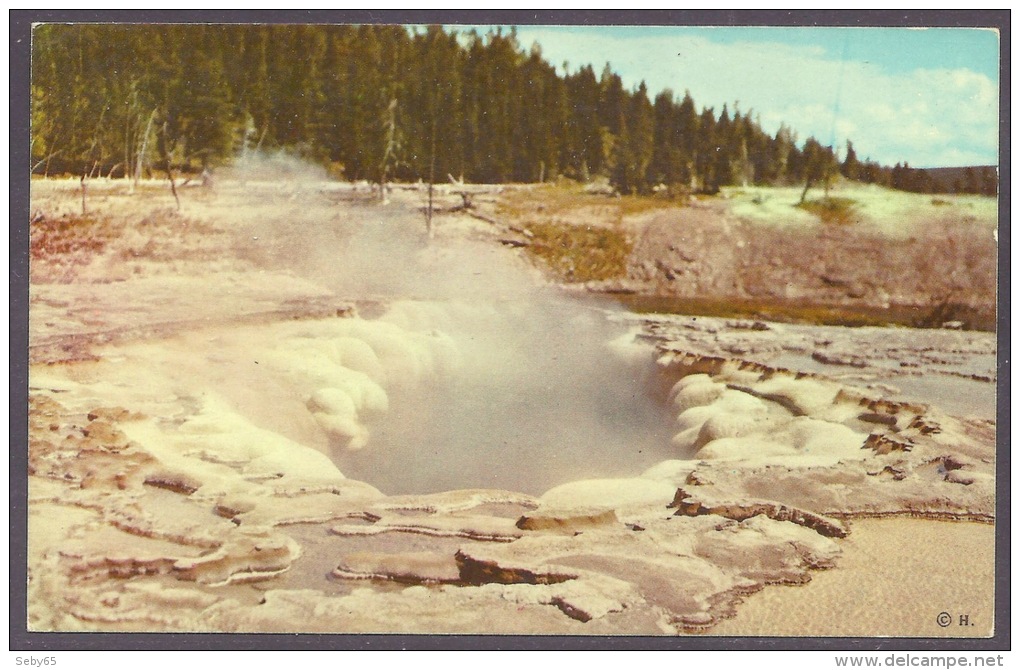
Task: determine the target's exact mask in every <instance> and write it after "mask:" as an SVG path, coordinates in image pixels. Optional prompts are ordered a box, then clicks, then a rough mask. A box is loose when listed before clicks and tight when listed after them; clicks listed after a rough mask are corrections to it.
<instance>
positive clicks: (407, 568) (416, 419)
mask: <svg viewBox="0 0 1020 670" xmlns="http://www.w3.org/2000/svg"><path fill="white" fill-rule="evenodd" d="M75 186H76V185H75V184H73V183H70V182H64V183H53V182H37V183H35V184H34V188H35V190H34V193H33V212H34V221H33V223H32V258H33V264H32V285H31V295H30V299H31V317H30V318H31V324H30V326H31V347H30V356H31V370H30V389H29V406H30V434H29V617H30V620H29V626H30V629H32V630H71V631H73V630H126V631H139V630H155V631H224V632H242V631H323V632H432V633H441V632H451V633H534V634H550V633H552V634H556V633H569V634H682V633H693V632H702V631H711V630H713V627H714V626H715V625H716V624H718V622H720V621H721V620H723V619H725V618H727V617H729V616H731V615H732V614H733V613H734V612H735V611H737V609H738V606H739V603H740V602H741V600H742V599H743V598H744V597H746V596H747V595H748V594H750V593H753V592H755V591H758V590H760V589H762V588H774V587H769V586H767V585H772V584H801V583H804V582H807V581H809V580H810V578H811V575H812V574H813V573H814V572H815V571H817V570H820V569H828V568H833V567H835V570H837V571H838V570H839V566H840V564H841V560H842V558H841V554H842V553H843V551H844V548H848V549H847V550H848V551H849V550H853V545H851V544H849V543H851V542H853V538H854V528H855V523H856V520H857V519H862V518H872V517H883V518H884V517H910V518H912V519H937V520H940V521H939V523H944V522H945V521H949V520H955V521H968V522H971V523H981V524H987V523H991V522H992V521H994V517H993V514H994V496H995V486H994V463H995V436H994V432H995V431H994V428H995V427H994V423H992V422H991V420H990V419H991V417H992V414H991V412H990V411H989V407H988V396H987V390H988V389H990V388H992V386H993V383H994V353H995V350H994V336H993V335H991V334H985V333H975V332H969V331H908V330H902V329H901V330H888V329H874V330H873V331H863V330H862V331H846V330H845V329H841V328H835V327H831V328H811V327H807V326H791V325H779V324H773V323H766V322H756V321H734V320H725V319H711V318H691V317H679V316H650V315H644V316H639V315H633V314H628V313H624V312H619V311H616V310H613V309H611V308H608V307H607V306H606V305H604V304H600V303H585V302H581V303H579V302H578V301H577V300H576V299H575V298H571V297H569V296H567V297H564V296H563V295H561V294H560V293H559V292H558V291H556V290H555V288H554V287H550V286H548V285H547V284H546V283H545V281H544V280H543V279H542V277H541V276H540V274H539V273H537V272H536V271H535V270H533V269H532V267H531V266H530V265H529V264H528V262H527V261H526V259H525V258H524V256H523V255H521V252H520V251H519V250H515V249H514V248H513V247H512V245H506V244H502V245H501V244H499V243H498V242H499V239H500V238H501V237H504V238H505V231H504V230H502V229H499V228H498V227H496V226H493V225H492V224H489V223H487V222H485V221H481V220H478V219H476V218H472V217H468V216H463V215H444V216H442V217H440V218H439V219H437V222H436V235H435V238H434V239H433V240H431V242H429V243H428V244H425V243H424V240H423V239H422V236H423V231H424V224H423V221H422V219H421V216H420V214H419V213H418V212H417V211H416V208H417V207H419V206H420V205H421V204H422V202H421V196H420V194H418V193H417V192H414V191H404V192H400V191H398V192H396V193H394V194H393V202H391V203H390V204H389V205H387V206H385V207H383V206H379V205H377V204H371V203H365V202H363V201H362V199H363V197H364V195H365V194H364V193H362V192H358V191H353V190H352V189H351V188H350V187H348V186H346V185H344V186H341V185H334V184H324V183H321V184H313V185H309V184H308V183H298V182H283V183H267V184H258V183H246V184H242V183H229V182H225V183H221V184H217V186H216V188H215V189H214V190H212V191H204V190H200V189H194V190H185V192H184V193H183V194H182V203H183V207H182V210H181V211H180V212H178V211H177V210H176V209H175V208H174V204H173V200H172V198H171V197H170V196H169V194H168V193H166V192H165V191H164V190H163V187H161V186H159V185H150V186H146V187H145V188H146V189H147V190H146V191H145V192H144V193H141V192H137V193H134V194H131V193H128V192H127V189H126V187H125V186H121V185H118V184H113V185H110V186H109V187H107V188H106V189H103V188H100V187H99V186H98V185H97V186H96V187H94V188H93V189H92V191H91V192H90V197H91V200H90V201H89V203H88V206H89V211H88V213H87V215H86V216H85V217H82V216H81V210H80V206H81V203H80V199H79V197H80V193H77V192H76V191H75ZM869 338H870V339H869ZM910 380H914V381H917V380H922V381H925V382H926V383H917V384H914V385H913V386H911V383H910ZM953 380H956V381H957V382H959V383H965V384H973V385H975V387H976V388H980V389H982V392H983V393H985V396H983V398H984V399H982V400H978V401H976V402H975V404H974V406H973V407H968V406H964V405H961V404H952V403H941V402H936V401H938V400H939V397H938V395H937V394H934V393H933V389H934V390H938V389H941V388H944V387H943V382H945V383H951V382H952V381H953ZM457 387H463V388H462V389H461V390H462V391H463V393H460V394H458V393H454V392H453V391H452V390H451V389H453V388H457ZM602 387H607V388H602ZM550 389H552V391H550ZM464 398H468V399H473V400H474V402H475V405H473V406H472V405H470V404H469V405H468V406H467V408H466V409H465V408H464V407H463V406H460V405H459V403H461V401H462V400H463V399H464ZM426 399H428V401H426ZM454 403H458V406H457V407H453V406H452V405H453V404H454ZM497 403H499V405H500V406H499V407H498V408H497V407H495V405H496V404H497ZM628 403H630V404H628ZM993 405H994V401H993ZM621 407H623V408H626V409H625V410H621V409H620V408H621ZM497 410H498V411H497ZM447 415H458V416H455V417H454V419H455V420H453V419H451V418H450V416H447ZM493 416H502V417H503V418H502V419H501V420H500V421H499V422H489V418H490V417H493ZM444 422H445V423H444ZM628 424H633V425H628ZM437 425H444V426H447V428H446V429H444V430H445V432H444V431H439V430H436V429H435V428H434V426H437ZM395 426H399V429H398V428H395ZM416 426H420V427H421V429H420V430H415V427H416ZM417 433H425V434H426V439H425V440H424V442H422V443H420V444H421V445H423V446H417V447H416V448H415V450H414V452H413V453H412V452H410V451H407V450H406V448H405V450H404V451H401V447H402V445H403V446H406V444H408V441H409V440H410V439H411V437H410V436H411V435H413V434H417ZM543 438H544V439H543ZM642 440H644V442H642ZM445 445H455V447H451V448H449V449H444V446H445ZM579 453H580V457H579V456H578V454H579ZM458 455H459V456H458ZM451 456H452V457H451ZM356 459H361V460H360V461H357V460H356ZM373 459H377V460H375V461H373ZM345 462H346V463H348V464H350V465H351V467H352V468H353V469H355V470H357V469H358V468H361V469H360V470H359V474H358V476H357V477H353V476H352V473H351V471H350V468H348V469H345V466H344V463H345ZM373 463H374V465H373ZM382 463H385V464H386V466H385V468H384V467H383V465H382ZM401 469H404V470H406V471H408V477H407V479H411V480H415V479H417V480H418V481H422V482H427V481H430V480H431V481H438V482H441V485H439V486H437V487H435V488H431V489H429V488H419V489H418V490H417V491H415V490H413V489H412V490H411V492H406V493H403V494H402V495H393V494H392V492H391V491H387V490H386V489H387V488H389V487H388V486H384V485H383V483H381V480H380V481H373V472H376V473H382V472H383V471H384V470H385V471H387V472H389V473H390V474H389V475H387V476H388V477H391V478H395V479H398V478H399V475H400V472H401ZM468 472H470V473H471V475H472V476H481V477H482V479H480V480H473V481H479V482H481V484H472V485H470V488H468V487H467V486H463V485H460V486H458V485H454V484H456V482H458V481H472V480H470V479H458V477H459V476H460V475H461V474H466V473H468ZM514 472H531V473H535V474H534V475H533V477H532V478H525V479H515V478H514V477H511V476H506V473H514ZM486 473H491V474H492V476H491V477H490V478H489V479H486V478H485V475H486ZM540 475H541V476H548V477H550V479H548V480H543V479H540V478H538V477H539V476H540ZM380 476H381V475H380ZM536 478H538V479H536ZM489 481H491V482H492V484H489V483H488V482H489ZM482 484H484V485H482ZM529 486H530V487H531V488H530V489H529ZM917 523H935V522H934V521H917ZM948 536H949V535H948V534H947V537H948ZM982 537H983V538H984V539H982V540H981V541H982V542H989V541H990V540H989V537H988V534H985V535H982ZM865 539H867V538H865ZM872 539H873V538H872ZM869 546H872V547H874V542H872V544H871V545H869ZM920 549H921V548H920V547H919V548H918V550H920ZM875 550H876V551H878V552H879V555H882V554H881V551H882V547H881V546H878V547H875ZM901 553H902V552H901ZM895 560H897V561H899V563H897V565H898V566H899V565H901V564H902V561H903V560H905V559H904V558H903V557H902V556H900V558H896V559H895ZM879 563H881V561H879ZM855 564H856V563H855ZM897 569H899V568H897ZM876 570H879V571H881V570H883V568H882V566H881V565H880V564H879V565H878V566H877V567H876ZM953 570H959V566H955V567H954V568H953ZM982 574H983V573H982ZM982 579H983V578H982ZM727 630H731V631H732V630H733V629H732V628H730V629H727ZM910 631H911V632H908V633H905V634H920V635H925V636H929V635H940V634H946V633H943V632H941V631H940V630H939V629H937V627H936V626H935V625H934V624H933V622H932V621H931V620H930V617H927V616H921V615H918V617H917V621H916V625H915V627H914V628H911V629H910ZM738 632H739V633H742V634H753V633H754V631H751V630H746V631H738ZM876 632H879V633H883V632H884V631H876ZM891 632H897V633H898V632H899V631H891ZM988 632H989V631H988V630H986V629H984V628H982V629H981V630H980V631H976V632H975V633H974V634H979V635H980V634H987V633H988Z"/></svg>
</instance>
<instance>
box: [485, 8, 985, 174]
mask: <svg viewBox="0 0 1020 670" xmlns="http://www.w3.org/2000/svg"><path fill="white" fill-rule="evenodd" d="M477 28H478V29H479V32H482V33H484V32H486V31H487V29H485V28H482V27H477ZM517 35H518V39H519V41H520V43H521V45H522V46H523V47H524V48H525V49H527V48H530V46H531V45H532V43H533V42H538V43H539V44H540V46H541V48H542V53H543V55H544V56H545V58H546V60H548V61H549V62H551V63H553V64H555V65H557V66H561V65H562V64H563V63H564V62H565V61H566V62H568V63H569V66H568V67H569V69H570V70H571V71H574V70H576V69H577V68H578V67H580V66H581V65H584V64H588V63H591V64H592V65H593V66H594V67H595V72H596V74H599V73H601V71H602V68H603V66H604V65H605V64H606V62H609V63H610V64H611V65H612V67H613V69H614V70H615V71H616V72H618V73H619V74H620V75H621V76H622V77H623V80H624V83H625V85H627V86H628V87H631V88H633V87H636V86H637V85H638V83H639V82H640V81H642V80H644V81H645V82H646V83H647V85H648V88H649V91H650V94H652V95H654V94H655V93H657V92H659V91H661V90H663V89H665V88H670V89H672V90H673V91H674V92H675V93H676V94H677V96H682V95H683V93H684V91H685V90H690V92H691V95H692V96H693V97H694V100H695V102H696V103H697V104H698V106H699V107H714V108H715V110H716V112H717V113H718V111H719V110H721V109H722V106H723V104H727V105H728V106H729V108H730V110H731V111H732V110H733V108H734V107H735V106H738V107H739V109H740V110H741V111H742V112H747V111H748V110H752V111H753V113H754V114H755V115H757V116H758V117H759V120H760V122H761V124H762V126H763V127H764V128H765V129H766V130H768V131H769V132H774V131H775V130H776V129H778V127H779V124H780V123H781V122H785V123H786V124H787V125H789V126H791V127H792V128H793V129H794V130H795V131H796V132H797V133H798V136H799V139H800V140H801V141H803V140H804V139H806V138H807V137H808V136H811V135H813V136H815V137H816V138H818V139H819V140H820V141H822V142H823V143H824V144H829V143H835V145H836V146H837V148H838V149H839V150H840V152H842V150H843V146H844V144H845V140H846V139H847V138H849V139H851V140H853V142H854V147H855V149H856V151H857V153H858V155H859V156H860V157H861V158H865V157H871V158H872V159H875V160H878V161H880V162H882V163H883V164H887V165H892V164H895V163H897V162H908V163H910V165H912V166H915V167H936V166H956V165H990V164H996V163H998V85H999V78H998V65H999V64H998V55H999V54H998V34H997V33H996V32H994V31H990V30H983V29H972V28H931V29H920V30H918V29H906V28H753V27H741V28H710V27H658V26H657V27H640V26H616V27H614V26H594V27H593V26H518V28H517Z"/></svg>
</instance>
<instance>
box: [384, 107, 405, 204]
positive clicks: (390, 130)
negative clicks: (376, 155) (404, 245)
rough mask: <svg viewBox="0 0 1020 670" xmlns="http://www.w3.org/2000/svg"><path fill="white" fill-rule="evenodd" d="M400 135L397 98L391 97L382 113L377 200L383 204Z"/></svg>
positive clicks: (396, 155)
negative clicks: (398, 130)
mask: <svg viewBox="0 0 1020 670" xmlns="http://www.w3.org/2000/svg"><path fill="white" fill-rule="evenodd" d="M399 151H400V137H399V134H398V133H397V99H396V98H391V99H390V104H389V105H387V106H386V112H385V113H384V115H383V153H382V159H381V160H380V161H379V200H380V201H382V203H383V204H384V205H385V204H386V203H387V202H389V201H388V200H387V198H386V189H387V182H388V181H389V176H390V170H391V169H392V168H394V167H396V166H397V164H398V163H399V158H398V155H399Z"/></svg>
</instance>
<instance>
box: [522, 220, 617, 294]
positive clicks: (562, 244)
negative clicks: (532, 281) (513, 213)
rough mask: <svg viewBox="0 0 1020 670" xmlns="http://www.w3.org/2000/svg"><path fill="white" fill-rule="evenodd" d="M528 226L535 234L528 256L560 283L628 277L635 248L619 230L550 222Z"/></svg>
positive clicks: (534, 223) (528, 248)
mask: <svg viewBox="0 0 1020 670" xmlns="http://www.w3.org/2000/svg"><path fill="white" fill-rule="evenodd" d="M526 225H527V228H528V230H529V231H531V233H532V235H533V237H532V238H531V243H530V244H529V245H528V247H527V250H528V253H529V254H531V256H533V257H534V258H536V259H538V260H539V261H541V263H542V264H543V265H544V266H545V267H546V268H548V270H549V271H550V272H551V273H552V275H553V276H554V277H555V278H556V279H557V280H559V281H564V282H586V281H600V280H605V279H617V278H620V277H625V276H626V275H627V259H628V258H629V257H630V252H631V248H632V245H631V242H630V240H629V239H627V236H626V235H624V234H623V232H621V231H619V230H616V229H613V228H600V227H595V226H571V225H564V224H557V223H550V222H531V223H528V224H526Z"/></svg>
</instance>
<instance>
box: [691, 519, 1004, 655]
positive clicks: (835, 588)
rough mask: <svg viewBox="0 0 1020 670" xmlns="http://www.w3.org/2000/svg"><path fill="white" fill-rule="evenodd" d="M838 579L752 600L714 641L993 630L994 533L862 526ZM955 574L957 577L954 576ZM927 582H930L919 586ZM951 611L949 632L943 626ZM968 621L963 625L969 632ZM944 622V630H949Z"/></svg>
mask: <svg viewBox="0 0 1020 670" xmlns="http://www.w3.org/2000/svg"><path fill="white" fill-rule="evenodd" d="M852 527H853V533H852V534H851V536H850V537H849V538H848V539H847V541H846V542H845V543H844V545H843V557H842V558H841V559H840V563H839V569H838V570H828V571H825V572H817V573H815V574H813V575H812V578H811V581H810V582H809V583H808V584H806V585H802V586H790V587H776V588H766V589H763V590H762V591H760V592H758V593H756V594H753V595H751V596H748V598H747V599H746V600H745V602H744V603H743V604H742V605H740V606H739V607H738V608H737V614H736V616H734V617H733V618H732V619H729V620H727V621H723V622H721V623H720V624H719V625H718V626H716V627H714V628H713V629H712V630H711V631H710V634H711V635H724V636H730V635H733V636H797V637H870V636H880V637H944V636H946V637H987V636H991V635H992V633H993V631H994V624H995V621H994V619H995V613H994V609H993V602H994V595H995V529H994V527H993V526H991V525H987V524H959V523H945V522H939V521H923V520H916V519H857V520H855V521H854V522H853V524H852ZM947 566H954V569H950V570H947V569H946V567H947ZM920 575H923V576H924V577H923V578H919V576H920ZM943 612H948V613H949V614H950V616H951V618H950V619H949V622H950V623H949V625H948V626H942V625H940V624H939V620H938V617H939V615H940V614H942V613H943ZM961 617H965V619H966V620H965V624H966V625H961ZM943 622H944V621H943Z"/></svg>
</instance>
